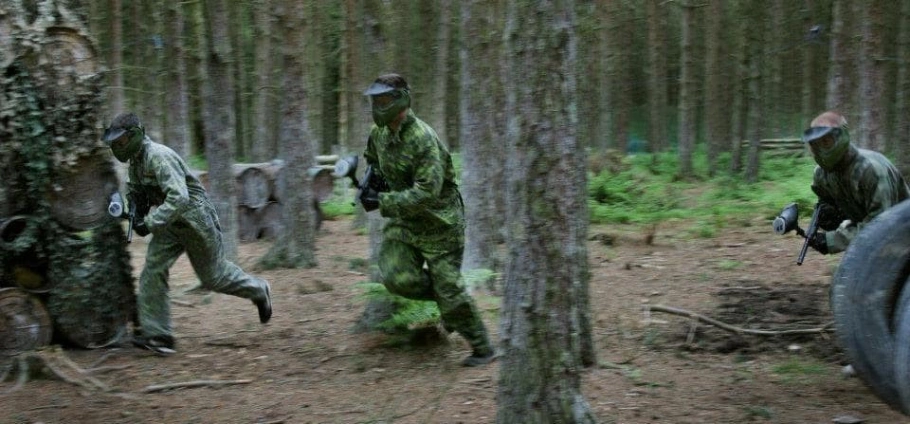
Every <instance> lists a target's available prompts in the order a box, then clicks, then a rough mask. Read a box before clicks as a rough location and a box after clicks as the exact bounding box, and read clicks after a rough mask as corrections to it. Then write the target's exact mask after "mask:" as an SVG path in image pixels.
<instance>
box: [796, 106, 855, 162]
mask: <svg viewBox="0 0 910 424" xmlns="http://www.w3.org/2000/svg"><path fill="white" fill-rule="evenodd" d="M802 140H803V142H804V143H808V144H809V150H810V151H811V152H812V157H813V158H815V163H817V164H818V166H820V167H821V168H822V169H824V170H825V171H831V170H833V169H834V167H835V166H836V165H837V164H838V163H839V162H840V161H841V159H843V158H844V155H845V154H846V153H847V150H849V148H850V133H849V132H848V131H847V120H846V119H845V118H844V117H843V116H841V115H839V114H837V113H835V112H825V113H823V114H821V115H819V116H818V117H816V118H815V119H813V120H812V123H811V124H810V125H809V129H807V130H806V131H804V132H803V137H802Z"/></svg>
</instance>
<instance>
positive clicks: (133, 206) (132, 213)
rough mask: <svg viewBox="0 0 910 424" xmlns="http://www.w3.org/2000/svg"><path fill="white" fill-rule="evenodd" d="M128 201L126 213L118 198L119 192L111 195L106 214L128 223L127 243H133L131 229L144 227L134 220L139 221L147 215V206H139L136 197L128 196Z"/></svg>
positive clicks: (121, 198) (121, 200) (121, 201)
mask: <svg viewBox="0 0 910 424" xmlns="http://www.w3.org/2000/svg"><path fill="white" fill-rule="evenodd" d="M129 199H130V201H129V205H128V206H129V207H128V209H127V210H126V211H124V210H123V197H122V196H120V193H119V192H114V194H111V202H110V203H109V204H108V205H107V213H108V214H110V216H112V217H114V218H123V219H127V220H129V221H130V225H129V228H127V230H126V242H127V243H131V242H132V241H133V227H134V226H136V225H143V226H144V224H137V223H136V219H140V220H141V219H142V218H143V217H144V216H145V214H147V213H148V209H149V207H148V205H147V204H144V205H140V201H139V200H137V197H136V196H134V195H132V194H131V195H130V196H129ZM140 208H142V211H144V212H140ZM140 223H141V221H140ZM146 234H148V233H146ZM139 235H141V236H144V235H145V234H141V233H140V234H139Z"/></svg>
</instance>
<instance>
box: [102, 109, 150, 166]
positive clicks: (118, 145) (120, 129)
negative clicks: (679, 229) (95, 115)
mask: <svg viewBox="0 0 910 424" xmlns="http://www.w3.org/2000/svg"><path fill="white" fill-rule="evenodd" d="M143 139H145V128H143V127H142V124H140V123H139V118H138V117H136V115H135V114H132V113H124V114H120V115H117V117H115V118H114V120H113V121H112V122H111V126H110V127H108V128H107V129H105V130H104V135H103V136H102V137H101V140H102V141H103V142H104V144H106V145H107V146H108V147H110V148H111V152H112V153H113V154H114V157H115V158H117V160H119V161H120V162H124V163H125V162H127V161H129V160H130V159H131V158H132V157H133V156H136V153H139V149H140V148H141V147H142V140H143Z"/></svg>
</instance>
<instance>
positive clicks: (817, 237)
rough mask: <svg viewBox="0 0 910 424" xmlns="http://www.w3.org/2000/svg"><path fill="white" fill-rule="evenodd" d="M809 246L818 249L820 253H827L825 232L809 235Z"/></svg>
mask: <svg viewBox="0 0 910 424" xmlns="http://www.w3.org/2000/svg"><path fill="white" fill-rule="evenodd" d="M809 247H811V248H813V249H815V250H816V251H818V253H821V254H822V255H827V254H828V239H827V238H826V237H825V233H820V232H819V233H815V234H813V235H812V236H811V237H809Z"/></svg>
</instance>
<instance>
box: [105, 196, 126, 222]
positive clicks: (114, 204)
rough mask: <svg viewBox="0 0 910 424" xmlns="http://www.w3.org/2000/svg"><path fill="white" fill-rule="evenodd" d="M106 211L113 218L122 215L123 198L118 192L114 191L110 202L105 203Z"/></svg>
mask: <svg viewBox="0 0 910 424" xmlns="http://www.w3.org/2000/svg"><path fill="white" fill-rule="evenodd" d="M107 213H108V214H110V216H112V217H114V218H120V217H121V216H123V198H122V197H120V193H119V192H116V191H115V192H114V194H111V203H109V204H108V205H107Z"/></svg>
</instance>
